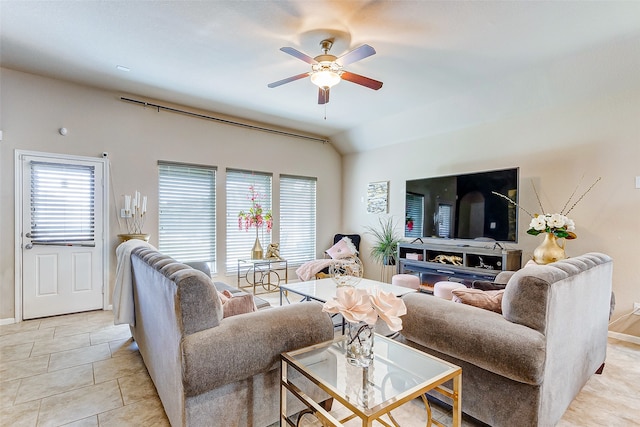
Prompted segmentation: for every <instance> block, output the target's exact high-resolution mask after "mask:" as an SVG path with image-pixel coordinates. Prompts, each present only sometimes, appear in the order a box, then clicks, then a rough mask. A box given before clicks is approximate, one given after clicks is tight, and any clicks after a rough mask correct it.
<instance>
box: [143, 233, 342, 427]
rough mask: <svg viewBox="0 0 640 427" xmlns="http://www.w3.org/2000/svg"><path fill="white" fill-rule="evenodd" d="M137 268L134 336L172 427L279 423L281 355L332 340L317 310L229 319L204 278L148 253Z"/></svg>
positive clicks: (305, 306) (298, 308)
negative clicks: (224, 315)
mask: <svg viewBox="0 0 640 427" xmlns="http://www.w3.org/2000/svg"><path fill="white" fill-rule="evenodd" d="M131 268H132V274H133V291H134V296H133V298H134V305H135V325H134V326H132V332H133V336H134V339H135V340H136V341H137V344H138V347H139V348H140V353H141V354H142V358H143V360H144V363H145V365H146V367H147V370H148V371H149V374H150V376H151V378H152V380H153V383H154V384H155V387H156V389H157V391H158V395H159V396H160V399H161V401H162V404H163V406H164V409H165V412H166V414H167V416H168V417H169V420H170V422H171V425H172V426H174V427H177V426H214V425H215V426H257V427H264V426H267V425H270V424H272V423H274V422H276V421H278V419H279V398H280V391H279V390H280V388H279V379H280V378H279V356H280V353H282V352H285V351H290V350H294V349H297V348H301V347H305V346H308V345H312V344H316V343H319V342H323V341H327V340H330V339H333V324H332V323H331V319H330V317H329V316H328V315H327V314H326V313H323V312H322V311H321V309H322V306H321V305H320V304H318V303H315V302H309V303H300V304H292V305H289V306H285V307H275V308H271V309H268V310H259V311H256V312H253V313H248V314H242V315H237V316H233V317H227V318H223V310H222V304H221V302H220V299H219V298H218V295H217V292H216V288H215V287H214V285H213V283H212V282H211V279H210V278H209V277H208V276H207V275H205V274H204V273H203V272H201V271H198V270H195V269H193V268H191V267H189V266H187V265H184V264H181V263H178V262H176V261H175V260H173V259H172V258H170V257H168V256H166V255H163V254H161V253H159V252H158V251H156V250H154V249H151V248H148V247H144V246H143V247H138V248H135V249H133V250H132V252H131Z"/></svg>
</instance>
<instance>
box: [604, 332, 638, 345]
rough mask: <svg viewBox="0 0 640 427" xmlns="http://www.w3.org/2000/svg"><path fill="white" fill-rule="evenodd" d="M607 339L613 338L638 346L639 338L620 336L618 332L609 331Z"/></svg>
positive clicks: (626, 335) (627, 335)
mask: <svg viewBox="0 0 640 427" xmlns="http://www.w3.org/2000/svg"><path fill="white" fill-rule="evenodd" d="M609 338H615V339H617V340H620V341H626V342H630V343H633V344H639V345H640V337H636V336H635V335H629V334H621V333H620V332H613V331H609Z"/></svg>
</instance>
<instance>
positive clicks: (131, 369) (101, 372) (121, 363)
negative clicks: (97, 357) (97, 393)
mask: <svg viewBox="0 0 640 427" xmlns="http://www.w3.org/2000/svg"><path fill="white" fill-rule="evenodd" d="M146 371H147V369H146V368H145V366H144V362H143V361H142V357H141V356H140V355H139V354H129V355H124V356H121V357H112V358H111V359H108V360H101V361H99V362H94V363H93V375H94V378H95V382H96V384H99V383H102V382H105V381H109V380H114V379H116V378H121V377H126V376H129V375H134V374H138V373H141V372H146Z"/></svg>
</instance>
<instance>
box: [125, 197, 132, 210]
mask: <svg viewBox="0 0 640 427" xmlns="http://www.w3.org/2000/svg"><path fill="white" fill-rule="evenodd" d="M124 210H125V211H126V212H129V211H130V210H131V196H130V195H128V194H125V196H124Z"/></svg>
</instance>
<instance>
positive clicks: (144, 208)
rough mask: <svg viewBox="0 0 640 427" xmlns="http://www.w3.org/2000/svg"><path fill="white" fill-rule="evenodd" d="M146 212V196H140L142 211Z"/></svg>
mask: <svg viewBox="0 0 640 427" xmlns="http://www.w3.org/2000/svg"><path fill="white" fill-rule="evenodd" d="M146 212H147V196H144V197H143V198H142V213H146Z"/></svg>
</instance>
